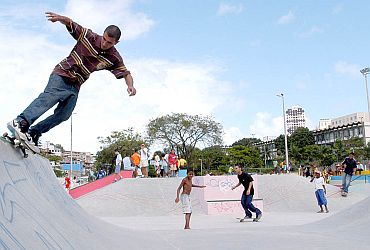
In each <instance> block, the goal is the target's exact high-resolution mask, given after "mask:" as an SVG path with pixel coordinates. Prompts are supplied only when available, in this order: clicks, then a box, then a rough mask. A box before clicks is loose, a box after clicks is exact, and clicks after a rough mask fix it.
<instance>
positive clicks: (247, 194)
mask: <svg viewBox="0 0 370 250" xmlns="http://www.w3.org/2000/svg"><path fill="white" fill-rule="evenodd" d="M234 171H235V173H236V174H237V175H238V179H239V183H238V184H237V185H236V186H234V187H232V189H231V190H234V189H235V188H237V187H239V186H240V185H243V186H244V192H243V194H242V198H241V203H242V206H243V208H244V211H245V217H244V218H242V219H241V220H240V222H242V221H244V220H247V219H252V213H251V212H253V213H256V218H255V219H253V221H256V222H257V221H259V220H260V219H261V217H262V212H261V210H259V209H258V208H256V207H255V206H254V205H253V204H252V200H253V195H254V188H253V178H252V176H250V175H249V174H248V173H245V172H243V171H242V169H241V167H240V166H238V165H237V166H235V167H234Z"/></svg>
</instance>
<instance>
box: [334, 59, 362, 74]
mask: <svg viewBox="0 0 370 250" xmlns="http://www.w3.org/2000/svg"><path fill="white" fill-rule="evenodd" d="M334 68H335V72H336V73H338V74H340V75H346V76H350V77H359V76H361V73H360V69H361V68H360V67H359V66H358V65H356V64H350V63H348V62H345V61H338V62H336V63H335V65H334Z"/></svg>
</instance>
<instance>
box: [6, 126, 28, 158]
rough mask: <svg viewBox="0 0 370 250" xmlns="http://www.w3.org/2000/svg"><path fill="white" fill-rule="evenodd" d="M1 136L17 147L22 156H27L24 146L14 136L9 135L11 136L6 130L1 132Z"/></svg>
mask: <svg viewBox="0 0 370 250" xmlns="http://www.w3.org/2000/svg"><path fill="white" fill-rule="evenodd" d="M3 138H5V139H6V140H7V141H9V142H10V143H11V144H12V145H13V146H14V147H15V148H19V149H20V150H21V151H22V153H23V156H24V158H27V157H28V154H27V152H26V148H25V147H24V146H23V145H22V144H21V143H20V142H19V141H18V140H17V139H16V138H15V137H11V136H9V135H8V133H7V132H5V133H4V134H3Z"/></svg>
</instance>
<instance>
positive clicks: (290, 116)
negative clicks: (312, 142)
mask: <svg viewBox="0 0 370 250" xmlns="http://www.w3.org/2000/svg"><path fill="white" fill-rule="evenodd" d="M285 113H286V126H287V133H288V134H289V135H291V134H293V133H294V131H295V130H296V129H297V128H300V127H303V128H305V127H306V118H305V114H304V109H303V108H302V107H300V106H293V107H292V108H290V109H287V110H286V112H285Z"/></svg>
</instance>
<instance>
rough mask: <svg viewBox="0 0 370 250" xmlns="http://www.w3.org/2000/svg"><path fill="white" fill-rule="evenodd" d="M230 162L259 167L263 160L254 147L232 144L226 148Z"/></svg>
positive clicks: (248, 166)
mask: <svg viewBox="0 0 370 250" xmlns="http://www.w3.org/2000/svg"><path fill="white" fill-rule="evenodd" d="M227 152H228V156H229V158H230V161H231V164H233V165H235V164H243V165H244V166H246V167H247V168H261V167H262V166H263V160H262V159H261V156H260V152H259V151H258V150H257V149H256V148H254V147H248V146H234V147H231V148H228V149H227Z"/></svg>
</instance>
